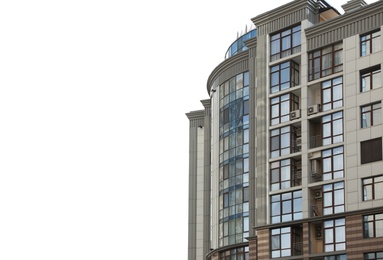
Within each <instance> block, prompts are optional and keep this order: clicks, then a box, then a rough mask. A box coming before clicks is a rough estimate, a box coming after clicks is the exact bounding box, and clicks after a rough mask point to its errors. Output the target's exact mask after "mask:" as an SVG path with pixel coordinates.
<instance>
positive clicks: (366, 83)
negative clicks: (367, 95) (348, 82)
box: [359, 64, 382, 93]
mask: <svg viewBox="0 0 383 260" xmlns="http://www.w3.org/2000/svg"><path fill="white" fill-rule="evenodd" d="M381 72H382V71H381V66H380V64H379V65H376V66H372V67H370V68H367V69H364V70H361V71H360V89H359V91H360V93H364V92H367V91H370V90H373V89H377V88H380V87H382V83H381Z"/></svg>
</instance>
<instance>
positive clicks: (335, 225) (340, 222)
mask: <svg viewBox="0 0 383 260" xmlns="http://www.w3.org/2000/svg"><path fill="white" fill-rule="evenodd" d="M342 229H343V233H342V234H341V235H339V236H340V237H341V238H342V237H344V240H338V241H337V237H339V236H338V233H337V231H339V230H340V232H341V231H342ZM323 234H324V239H323V251H324V252H336V251H343V250H345V249H346V219H345V218H339V219H331V220H325V221H324V222H323ZM330 234H331V238H330V237H329V235H330ZM326 246H327V247H329V249H327V248H326ZM331 246H332V248H331ZM337 246H339V248H337Z"/></svg>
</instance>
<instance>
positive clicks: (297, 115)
mask: <svg viewBox="0 0 383 260" xmlns="http://www.w3.org/2000/svg"><path fill="white" fill-rule="evenodd" d="M300 117H301V110H300V109H298V110H295V111H292V112H290V120H294V119H298V118H300Z"/></svg>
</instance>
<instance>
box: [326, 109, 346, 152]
mask: <svg viewBox="0 0 383 260" xmlns="http://www.w3.org/2000/svg"><path fill="white" fill-rule="evenodd" d="M321 121H322V145H329V144H335V143H341V142H343V111H339V112H336V113H332V114H328V115H325V116H323V117H322V118H321ZM339 121H340V126H339V125H338V122H339ZM327 128H328V129H329V135H326V136H324V133H325V129H327ZM339 130H341V131H340V132H336V131H339Z"/></svg>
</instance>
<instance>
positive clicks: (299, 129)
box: [295, 128, 302, 136]
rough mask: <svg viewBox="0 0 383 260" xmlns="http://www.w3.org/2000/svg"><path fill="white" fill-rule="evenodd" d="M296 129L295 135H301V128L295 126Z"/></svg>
mask: <svg viewBox="0 0 383 260" xmlns="http://www.w3.org/2000/svg"><path fill="white" fill-rule="evenodd" d="M296 129H297V130H296V131H295V132H296V135H297V136H301V135H302V128H296Z"/></svg>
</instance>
